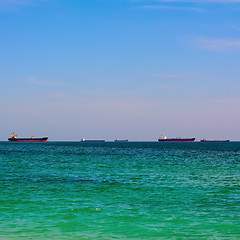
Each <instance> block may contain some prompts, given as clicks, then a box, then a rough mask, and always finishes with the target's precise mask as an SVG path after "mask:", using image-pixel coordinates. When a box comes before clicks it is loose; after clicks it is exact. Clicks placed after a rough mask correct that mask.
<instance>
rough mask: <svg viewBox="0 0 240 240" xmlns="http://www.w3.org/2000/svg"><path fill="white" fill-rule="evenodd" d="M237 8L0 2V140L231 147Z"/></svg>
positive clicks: (237, 112) (237, 133) (238, 53)
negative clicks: (224, 142) (204, 142)
mask: <svg viewBox="0 0 240 240" xmlns="http://www.w3.org/2000/svg"><path fill="white" fill-rule="evenodd" d="M239 76H240V1H238V0H237V1H234V0H232V1H227V0H215V1H210V0H205V1H201V0H198V1H195V0H188V1H182V0H176V1H174V0H165V1H164V0H163V1H162V0H155V1H154V0H153V1H152V0H145V1H144V0H89V1H88V0H85V1H77V0H75V1H71V0H68V1H67V0H0V83H1V88H0V111H1V118H0V133H1V134H0V140H6V139H7V137H8V136H9V135H10V133H11V132H12V131H13V130H15V132H17V133H18V134H19V136H22V137H23V136H28V135H29V134H30V133H34V135H35V136H43V135H48V136H49V139H50V140H79V139H80V138H82V137H84V138H104V139H107V140H113V139H114V138H117V137H118V138H128V139H130V140H156V139H157V138H158V137H159V136H160V135H162V134H165V135H167V136H169V137H175V136H181V137H196V138H197V139H200V138H212V139H215V138H217V139H218V138H220V139H221V138H228V139H232V140H240V125H239V120H240V97H239V89H240V79H239Z"/></svg>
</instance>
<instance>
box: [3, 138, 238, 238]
mask: <svg viewBox="0 0 240 240" xmlns="http://www.w3.org/2000/svg"><path fill="white" fill-rule="evenodd" d="M0 187H1V189H0V239H1V240H9V239H14V240H18V239H24V240H25V239H36V240H38V239H40V240H41V239H54V240H61V239H69V240H73V239H74V240H75V239H240V142H229V143H200V142H194V143H159V142H125V143H124V142H105V143H87V142H46V143H10V142H0Z"/></svg>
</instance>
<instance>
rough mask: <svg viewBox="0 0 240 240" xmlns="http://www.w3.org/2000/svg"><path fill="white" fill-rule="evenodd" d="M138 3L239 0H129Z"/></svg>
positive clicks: (227, 0) (230, 0) (233, 0)
mask: <svg viewBox="0 0 240 240" xmlns="http://www.w3.org/2000/svg"><path fill="white" fill-rule="evenodd" d="M131 2H138V3H174V2H175V3H240V0H131Z"/></svg>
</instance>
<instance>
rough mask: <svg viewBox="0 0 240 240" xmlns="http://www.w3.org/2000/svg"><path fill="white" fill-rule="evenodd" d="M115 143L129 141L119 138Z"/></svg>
mask: <svg viewBox="0 0 240 240" xmlns="http://www.w3.org/2000/svg"><path fill="white" fill-rule="evenodd" d="M114 142H128V139H119V138H116V139H115V140H114Z"/></svg>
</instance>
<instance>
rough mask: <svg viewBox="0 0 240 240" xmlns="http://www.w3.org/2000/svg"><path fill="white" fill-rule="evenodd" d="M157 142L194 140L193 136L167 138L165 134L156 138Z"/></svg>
mask: <svg viewBox="0 0 240 240" xmlns="http://www.w3.org/2000/svg"><path fill="white" fill-rule="evenodd" d="M158 141H159V142H194V141H195V138H180V137H176V138H167V137H166V136H161V137H159V138H158Z"/></svg>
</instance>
